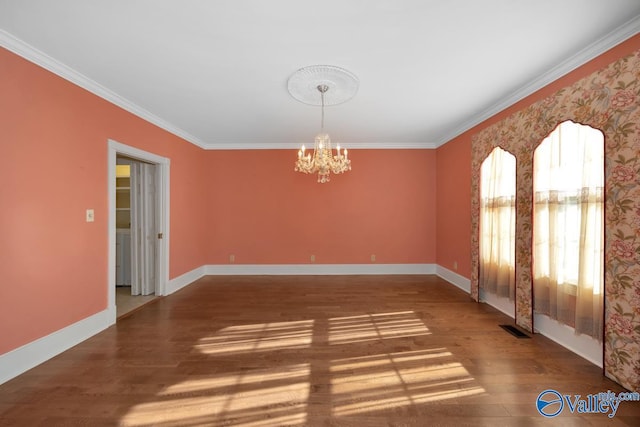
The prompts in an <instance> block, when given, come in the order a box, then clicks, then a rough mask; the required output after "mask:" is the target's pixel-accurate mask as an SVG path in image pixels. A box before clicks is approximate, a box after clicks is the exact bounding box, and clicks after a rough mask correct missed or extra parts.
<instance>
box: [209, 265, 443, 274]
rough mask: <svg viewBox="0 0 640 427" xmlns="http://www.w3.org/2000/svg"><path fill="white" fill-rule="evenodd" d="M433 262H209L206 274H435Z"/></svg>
mask: <svg viewBox="0 0 640 427" xmlns="http://www.w3.org/2000/svg"><path fill="white" fill-rule="evenodd" d="M435 271H436V266H435V264H211V265H207V266H205V272H206V274H207V275H266V276H269V275H281V276H283V275H341V274H344V275H350V274H363V275H365V274H435Z"/></svg>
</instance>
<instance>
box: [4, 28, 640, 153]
mask: <svg viewBox="0 0 640 427" xmlns="http://www.w3.org/2000/svg"><path fill="white" fill-rule="evenodd" d="M638 32H640V16H637V17H635V18H633V19H631V20H630V21H628V22H627V23H625V24H623V25H621V26H620V27H618V28H617V29H616V30H614V31H612V32H611V33H609V34H607V35H606V36H604V37H602V38H601V39H599V40H597V41H596V42H594V43H592V44H591V45H589V46H587V47H586V48H584V49H582V50H581V51H579V52H578V53H576V54H575V55H573V56H571V57H569V58H567V59H566V60H565V61H563V62H562V63H560V64H558V65H557V66H556V67H554V68H552V69H551V70H549V71H548V72H546V73H544V74H542V75H541V76H540V77H538V78H536V79H535V80H533V81H531V82H529V83H528V84H526V85H524V86H523V87H522V88H520V89H518V90H517V91H515V92H514V93H513V94H511V96H508V97H506V98H504V99H502V100H501V101H500V102H498V103H496V104H494V105H492V106H490V107H488V108H487V109H485V110H483V111H482V112H480V113H478V114H476V115H474V116H473V117H471V118H470V119H469V120H466V121H464V122H463V123H461V124H460V125H459V126H457V127H456V128H454V129H453V130H452V131H450V132H447V133H445V134H444V135H443V136H442V137H441V138H440V139H439V140H438V141H435V142H408V143H353V144H348V143H347V144H345V146H347V147H348V148H370V149H404V148H407V149H412V148H414V149H417V148H426V149H429V148H438V147H440V146H441V145H444V144H446V143H447V142H449V141H451V140H452V139H454V138H455V137H457V136H458V135H461V134H462V133H464V132H466V131H467V130H469V129H471V128H473V127H474V126H476V125H478V124H480V123H482V122H483V121H485V120H487V119H488V118H490V117H493V116H494V115H496V114H498V113H499V112H501V111H503V110H504V109H506V108H508V107H509V106H511V105H513V104H515V103H516V102H518V101H520V100H521V99H523V98H525V97H527V96H529V95H531V94H532V93H534V92H536V91H537V90H539V89H541V88H543V87H545V86H547V85H548V84H550V83H552V82H554V81H556V80H558V79H559V78H560V77H562V76H564V75H566V74H568V73H569V72H571V71H573V70H575V69H576V68H578V67H579V66H581V65H583V64H585V63H587V62H588V61H590V60H592V59H594V58H595V57H597V56H598V55H601V54H603V53H604V52H606V51H607V50H609V49H611V48H613V47H615V46H616V45H618V44H620V43H622V42H623V41H625V40H627V39H629V38H631V37H633V36H634V35H635V34H637V33H638ZM0 46H2V47H4V48H6V49H8V50H10V51H11V52H13V53H15V54H17V55H19V56H21V57H23V58H25V59H27V60H28V61H31V62H33V63H34V64H37V65H39V66H41V67H42V68H44V69H46V70H49V71H51V72H52V73H54V74H56V75H58V76H60V77H62V78H64V79H66V80H68V81H70V82H71V83H74V84H76V85H78V86H80V87H81V88H83V89H86V90H88V91H89V92H91V93H93V94H95V95H97V96H99V97H101V98H103V99H105V100H107V101H109V102H111V103H112V104H115V105H117V106H119V107H121V108H123V109H124V110H126V111H128V112H130V113H132V114H134V115H136V116H138V117H140V118H142V119H144V120H146V121H148V122H150V123H153V124H154V125H156V126H158V127H160V128H162V129H164V130H166V131H167V132H170V133H172V134H174V135H176V136H178V137H180V138H182V139H184V140H186V141H188V142H190V143H192V144H194V145H196V146H198V147H200V148H203V149H207V150H265V149H266V150H269V149H297V148H298V146H297V145H295V144H293V143H284V144H277V143H276V144H264V143H258V144H256V143H229V142H218V143H215V142H205V141H203V140H201V139H199V138H197V137H195V136H194V135H191V134H190V133H188V132H186V131H185V130H183V129H181V128H179V127H177V126H175V125H173V124H172V123H169V122H167V121H166V120H164V119H162V118H160V117H158V116H156V115H155V114H153V113H151V112H149V111H147V110H145V109H144V108H142V107H140V106H139V105H137V104H135V103H133V102H131V101H129V100H128V99H126V98H123V97H122V96H120V95H118V94H117V93H115V92H113V91H111V90H110V89H107V88H106V87H104V86H102V85H101V84H99V83H97V82H96V81H94V80H92V79H90V78H88V77H87V76H85V75H83V74H81V73H79V72H78V71H76V70H74V69H72V68H70V67H69V66H67V65H65V64H63V63H62V62H60V61H58V60H56V59H54V58H52V57H51V56H49V55H47V54H46V53H44V52H42V51H40V50H38V49H36V48H35V47H33V46H31V45H30V44H28V43H26V42H24V41H23V40H20V39H18V38H17V37H15V36H13V35H12V34H10V33H8V32H6V31H5V30H0Z"/></svg>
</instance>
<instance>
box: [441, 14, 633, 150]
mask: <svg viewBox="0 0 640 427" xmlns="http://www.w3.org/2000/svg"><path fill="white" fill-rule="evenodd" d="M639 32H640V15H639V16H636V17H635V18H633V19H631V20H629V21H627V22H626V23H625V24H623V25H621V26H620V27H619V28H617V29H616V30H615V31H612V32H611V33H609V34H607V35H606V36H604V37H602V38H601V39H599V40H597V41H595V42H594V43H592V44H590V45H589V46H587V47H586V48H584V49H582V50H581V51H579V52H577V53H576V54H574V55H572V56H570V57H569V58H567V59H566V60H565V61H563V62H561V63H560V64H558V65H557V66H555V67H554V68H552V69H551V70H549V71H547V72H546V73H544V74H542V75H541V76H540V77H538V78H536V79H535V80H533V81H531V82H529V83H528V84H526V85H525V86H522V87H521V88H520V89H518V90H516V91H515V92H513V93H512V94H511V95H510V96H508V97H507V98H505V99H503V100H502V101H500V102H498V103H496V104H493V105H492V106H490V107H489V108H487V109H486V110H484V111H482V112H480V113H478V114H476V115H474V116H472V117H471V118H470V119H469V120H466V121H464V122H462V123H461V124H460V126H458V127H456V128H455V129H453V130H452V131H451V132H448V133H446V134H444V135H443V136H442V138H441V139H440V140H439V141H438V142H437V143H436V148H437V147H440V146H441V145H444V144H446V143H447V142H449V141H451V140H452V139H453V138H455V137H457V136H459V135H461V134H463V133H464V132H466V131H468V130H469V129H471V128H473V127H474V126H476V125H479V124H480V123H482V122H484V121H485V120H487V119H489V118H491V117H493V116H495V115H496V114H498V113H500V112H501V111H503V110H505V109H506V108H508V107H510V106H512V105H513V104H515V103H516V102H518V101H520V100H522V99H524V98H526V97H527V96H529V95H531V94H532V93H534V92H536V91H538V90H540V89H542V88H543V87H545V86H547V85H549V84H551V83H553V82H554V81H556V80H558V79H559V78H560V77H562V76H564V75H566V74H568V73H570V72H571V71H573V70H575V69H576V68H578V67H580V66H581V65H584V64H586V63H587V62H589V61H591V60H592V59H594V58H596V57H597V56H599V55H602V54H603V53H605V52H606V51H608V50H609V49H611V48H613V47H615V46H617V45H619V44H620V43H622V42H623V41H625V40H627V39H630V38H631V37H633V36H635V35H636V34H638V33H639Z"/></svg>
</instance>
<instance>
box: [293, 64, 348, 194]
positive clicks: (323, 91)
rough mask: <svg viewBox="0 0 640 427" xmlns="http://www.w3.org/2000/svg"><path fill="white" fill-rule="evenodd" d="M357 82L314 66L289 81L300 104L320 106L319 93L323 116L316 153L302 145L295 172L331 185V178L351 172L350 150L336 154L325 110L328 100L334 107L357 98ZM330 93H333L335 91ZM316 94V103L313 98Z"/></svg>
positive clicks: (342, 73)
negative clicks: (309, 175) (310, 151)
mask: <svg viewBox="0 0 640 427" xmlns="http://www.w3.org/2000/svg"><path fill="white" fill-rule="evenodd" d="M313 85H315V87H314V86H313ZM357 87H358V80H357V79H356V78H355V76H354V75H353V74H351V73H349V72H348V71H347V70H343V69H342V68H338V67H332V66H326V65H315V66H311V67H306V68H302V69H300V70H298V71H297V72H296V73H295V74H294V75H293V76H291V78H290V79H289V92H290V93H291V95H292V96H293V97H294V98H296V99H297V100H299V101H301V102H304V103H307V104H312V105H318V104H317V98H318V93H319V95H320V96H319V98H320V104H319V105H320V106H321V107H322V115H321V119H320V133H319V134H318V135H316V137H315V141H314V147H313V153H309V152H307V150H306V148H305V146H304V145H303V146H302V147H301V148H300V150H298V159H297V160H296V163H295V168H294V170H295V171H296V172H302V173H306V174H313V173H317V174H318V182H319V183H325V182H329V181H330V175H331V174H332V173H333V174H341V173H344V172H346V171H350V170H351V160H349V158H348V151H347V149H346V148H345V149H343V150H342V151H340V145H339V144H338V145H336V150H335V152H334V150H333V147H332V145H331V138H330V137H329V134H328V133H326V132H325V131H324V107H325V104H326V103H325V96H329V97H330V103H331V104H333V105H335V104H338V103H342V102H345V101H347V100H349V99H351V98H352V97H353V95H355V91H356V90H357ZM336 88H337V90H335V91H334V90H332V91H331V92H329V90H330V89H336ZM312 93H315V97H316V98H315V99H313V97H312V96H311V94H312Z"/></svg>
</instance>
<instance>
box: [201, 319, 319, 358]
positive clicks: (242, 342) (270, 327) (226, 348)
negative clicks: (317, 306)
mask: <svg viewBox="0 0 640 427" xmlns="http://www.w3.org/2000/svg"><path fill="white" fill-rule="evenodd" d="M312 331H313V320H302V321H295V322H270V323H259V324H254V325H238V326H229V327H227V328H224V329H221V330H220V331H218V332H217V333H216V334H215V335H214V336H211V337H206V338H202V339H200V341H199V342H198V344H197V345H196V346H195V348H196V349H198V350H200V351H201V352H202V353H204V354H211V355H213V354H223V353H233V354H238V353H246V352H250V353H252V352H256V351H270V350H277V349H284V348H286V349H296V348H298V349H299V348H308V347H309V346H310V345H311V339H312Z"/></svg>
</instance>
